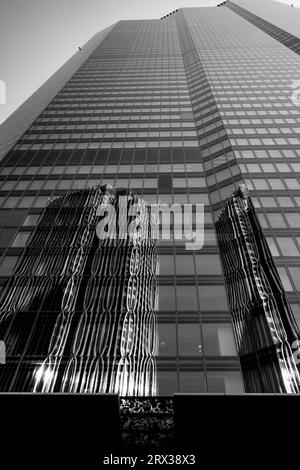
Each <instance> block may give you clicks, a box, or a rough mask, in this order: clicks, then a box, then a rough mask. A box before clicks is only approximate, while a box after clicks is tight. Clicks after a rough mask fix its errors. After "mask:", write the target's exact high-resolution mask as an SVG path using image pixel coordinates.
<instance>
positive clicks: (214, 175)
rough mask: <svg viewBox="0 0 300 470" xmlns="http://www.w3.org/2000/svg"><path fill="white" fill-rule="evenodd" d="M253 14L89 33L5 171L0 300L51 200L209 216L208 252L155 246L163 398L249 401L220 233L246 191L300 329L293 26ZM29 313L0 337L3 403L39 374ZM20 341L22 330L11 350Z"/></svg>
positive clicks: (193, 14) (287, 12) (215, 12)
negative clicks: (111, 192) (166, 207)
mask: <svg viewBox="0 0 300 470" xmlns="http://www.w3.org/2000/svg"><path fill="white" fill-rule="evenodd" d="M256 3H257V2H248V1H246V0H245V1H243V0H236V1H234V2H223V4H222V5H221V6H220V7H214V8H192V9H189V8H187V9H179V10H176V11H174V12H172V13H171V14H168V15H166V16H165V17H163V18H161V19H157V20H139V21H120V22H118V23H116V24H115V25H113V26H112V27H110V28H108V29H107V30H106V31H105V32H103V33H101V34H100V33H99V36H97V37H95V38H94V39H93V40H92V41H91V42H90V43H89V45H88V46H86V48H85V47H83V49H82V51H79V52H78V53H77V55H78V57H75V58H74V59H73V62H72V64H73V65H72V67H74V68H72V70H71V71H70V69H71V67H70V66H68V67H67V66H65V67H63V68H62V69H61V70H60V71H59V76H58V75H56V76H54V77H53V78H52V79H51V80H52V83H56V84H57V88H56V90H55V91H52V90H51V89H50V87H48V88H47V87H46V88H47V89H45V90H43V96H45V98H46V97H47V100H46V102H47V103H48V104H47V106H46V107H45V108H44V109H41V108H42V106H41V102H42V99H41V98H40V97H39V96H38V97H36V96H35V97H33V99H32V100H31V102H30V103H28V106H27V109H29V110H31V113H30V112H27V111H26V109H25V115H24V122H28V123H30V125H29V126H28V128H27V129H26V131H25V132H24V133H23V134H22V135H21V136H18V132H16V137H19V138H18V140H17V141H16V142H14V143H13V145H12V142H10V143H7V145H6V148H9V147H11V148H10V150H9V151H8V152H7V153H6V155H5V156H4V158H3V159H2V162H1V163H2V167H1V170H0V178H1V194H0V199H1V209H0V218H1V223H2V224H3V228H2V230H1V232H0V244H1V264H0V275H1V286H2V287H3V289H4V291H3V292H6V290H5V289H7V288H6V287H5V286H6V285H7V283H10V282H12V279H13V276H15V275H16V273H14V272H13V270H14V267H15V266H17V264H18V263H19V259H20V257H21V256H24V253H26V250H27V251H28V250H30V243H32V241H33V240H34V238H33V237H34V236H35V235H32V231H33V230H34V226H36V225H37V224H38V220H39V217H40V214H41V212H42V210H43V209H44V207H45V206H46V205H47V204H48V203H49V199H50V198H53V197H56V196H58V197H61V198H62V199H58V201H64V199H63V198H64V197H66V198H68V197H73V196H72V195H70V194H72V191H73V190H78V191H79V193H75V194H81V193H80V190H83V193H82V194H88V192H87V193H85V192H84V191H88V188H91V187H94V186H97V185H99V184H101V185H105V184H110V185H111V186H112V187H113V188H116V189H118V188H127V189H128V190H130V191H132V192H134V193H137V194H138V196H140V197H141V198H142V199H143V200H144V201H146V202H148V203H153V202H162V203H168V204H172V203H179V204H181V205H182V204H187V203H189V204H204V206H205V244H204V247H203V249H201V250H199V251H196V250H195V251H188V250H186V245H185V240H180V239H176V238H175V237H174V236H173V237H172V238H171V240H161V241H160V244H159V270H160V271H159V297H158V299H159V302H158V311H157V313H156V318H157V323H158V333H157V334H158V345H159V349H158V351H157V354H156V366H155V367H156V370H157V372H156V376H157V387H158V388H157V393H158V395H171V394H173V393H174V392H178V391H180V392H236V393H242V392H243V390H244V388H243V382H242V376H241V370H240V362H239V359H238V356H237V351H236V346H235V341H234V336H233V329H232V323H231V317H230V314H229V309H228V303H227V297H226V291H225V280H224V275H223V271H222V268H221V263H220V258H219V249H218V246H217V239H216V235H215V229H214V223H215V222H216V221H217V218H218V216H219V214H220V211H221V209H222V208H223V206H224V202H225V199H226V198H227V197H228V196H230V195H231V194H232V193H233V192H234V190H235V189H236V188H237V187H238V186H239V185H240V184H241V183H245V184H246V186H247V187H248V190H249V192H250V196H251V197H252V200H253V203H254V206H255V209H256V212H257V216H258V219H259V221H260V224H261V226H262V228H263V231H264V234H265V236H266V239H267V242H268V244H269V247H270V250H271V253H272V256H273V257H274V260H275V263H276V266H277V270H278V272H279V275H280V277H281V280H282V283H283V286H284V288H285V291H286V293H287V297H288V300H289V303H290V307H291V309H292V311H293V313H294V316H295V318H296V321H297V322H298V324H299V323H300V298H299V291H300V278H299V254H300V231H299V227H300V225H299V222H300V212H299V204H300V180H299V171H300V140H299V130H300V107H299V103H298V101H297V97H296V94H295V90H296V89H295V86H297V84H296V85H295V83H296V81H297V80H299V79H300V57H299V55H298V53H297V50H296V47H297V41H299V39H297V36H296V34H297V31H296V26H295V22H294V18H295V17H297V15H298V16H299V11H296V12H295V10H297V9H295V8H294V9H291V8H290V7H288V6H285V5H277V4H276V11H279V12H280V11H281V12H282V15H277V16H276V15H275V16H274V14H273V13H272V10H271V9H272V8H273V2H272V1H269V2H264V4H266V5H265V7H264V9H263V10H262V9H261V8H260V7H259V6H257V8H260V10H259V11H258V10H257V11H256V10H255V4H256ZM291 10H293V11H291ZM245 12H246V13H245ZM259 15H261V16H259ZM283 16H284V17H285V18H286V20H285V24H283V23H282V21H283V20H282V17H283ZM272 21H273V23H272ZM274 22H275V24H274ZM270 25H271V26H270ZM284 28H285V29H284ZM282 31H283V32H285V34H283V33H282ZM290 36H293V37H292V38H291V37H290ZM298 37H299V35H298ZM87 49H88V52H87ZM81 53H83V54H85V56H84V60H83V58H82V56H81V57H80V54H81ZM74 64H75V65H74ZM58 88H59V89H58ZM51 98H52V99H51ZM49 100H50V101H49ZM32 110H33V111H32ZM26 113H27V114H26ZM33 115H34V116H35V118H34V120H33V122H31V121H32V116H33ZM11 125H12V124H11ZM4 144H5V142H4ZM90 191H91V190H90ZM66 192H71V193H70V194H69V193H68V194H69V195H68V196H65V193H66ZM74 197H75V196H74ZM51 204H53V203H50V206H49V208H50V209H51V207H52V206H51ZM50 209H49V210H50ZM39 223H41V221H40V222H39ZM180 228H181V227H180ZM176 230H178V227H176V224H173V230H172V233H173V234H174V233H175V231H176ZM44 236H45V237H46V236H47V233H45V234H44ZM27 244H29V245H28V248H26V246H27ZM24 250H25V251H24ZM145 256H146V258H147V256H148V255H145ZM11 275H13V276H12V277H11V278H9V276H11ZM151 275H153V273H152V274H151ZM81 295H82V296H83V295H84V293H83V291H82V292H81ZM3 302H6V299H5V298H2V300H1V303H2V304H3ZM34 312H35V310H33V311H32V312H28V315H27V314H26V315H19V316H18V317H14V318H18V325H14V322H13V319H12V320H11V323H9V324H6V326H5V329H4V330H2V331H3V333H1V334H2V335H3V336H2V337H3V339H4V341H5V344H6V351H7V361H6V365H5V366H2V365H1V366H0V390H2V391H21V390H22V389H23V387H24V380H25V379H24V377H25V375H26V374H25V375H24V373H23V371H24V370H26V366H27V364H31V365H30V367H31V368H32V374H37V372H36V366H37V362H38V361H37V358H36V357H35V354H33V353H31V352H30V351H31V350H30V347H29V345H30V341H31V340H32V339H33V338H35V335H36V334H37V333H36V332H37V330H36V327H37V324H38V318H36V316H35V313H34ZM44 313H45V314H46V310H43V314H44ZM15 328H17V329H18V330H19V331H21V330H22V331H23V332H24V331H28V334H27V336H26V337H25V335H23V336H22V338H23V342H21V343H18V342H17V341H16V338H18V335H17V336H16V335H15V331H16V329H15ZM106 331H107V334H108V330H106ZM148 333H149V330H148ZM154 335H155V334H154ZM0 339H2V338H1V337H0ZM87 340H88V338H87ZM151 360H152V358H151ZM151 360H149V364H150V362H151ZM73 362H74V361H73ZM153 364H154V359H153ZM73 365H74V364H73ZM70 367H71V366H70ZM149 367H150V368H151V366H150V365H149ZM153 367H154V366H153ZM149 370H150V369H149ZM43 373H44V372H43ZM99 373H100V372H99ZM40 375H41V374H40ZM35 377H36V375H35ZM82 391H86V390H84V387H83V389H82ZM119 391H121V389H120V390H119ZM286 391H288V390H286Z"/></svg>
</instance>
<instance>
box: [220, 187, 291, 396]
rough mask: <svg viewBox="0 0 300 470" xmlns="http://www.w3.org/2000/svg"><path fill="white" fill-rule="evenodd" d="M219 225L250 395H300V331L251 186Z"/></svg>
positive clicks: (239, 194) (231, 204) (225, 211)
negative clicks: (296, 345) (298, 344)
mask: <svg viewBox="0 0 300 470" xmlns="http://www.w3.org/2000/svg"><path fill="white" fill-rule="evenodd" d="M215 225H216V232H217V239H218V244H219V249H220V256H221V261H222V264H223V270H224V276H225V283H226V290H227V296H228V302H229V307H230V312H231V315H232V319H233V325H234V331H235V336H236V340H237V346H238V352H239V356H240V359H241V366H242V372H243V376H244V381H245V386H246V391H248V392H287V393H298V392H300V375H299V371H298V368H297V365H296V363H295V359H294V356H293V354H292V349H291V344H292V343H293V342H294V341H295V340H298V339H299V338H300V331H299V329H298V326H297V324H296V321H295V319H294V316H293V313H292V311H291V309H290V306H289V304H288V301H287V299H286V295H285V292H284V289H283V286H282V283H281V280H280V278H279V275H278V272H277V269H276V266H275V264H274V261H273V258H272V255H271V253H270V250H269V247H268V245H267V242H266V240H265V237H264V234H263V231H262V229H261V227H260V224H259V221H258V218H257V216H256V213H255V209H254V206H253V204H252V201H251V199H250V197H249V194H248V191H247V189H246V187H245V185H240V186H239V188H238V189H237V190H236V191H235V192H234V193H233V194H232V196H231V197H229V198H228V200H227V202H226V204H225V206H224V208H223V209H222V211H221V213H220V215H219V218H218V220H217V222H216V224H215ZM273 374H274V377H275V378H272V375H273Z"/></svg>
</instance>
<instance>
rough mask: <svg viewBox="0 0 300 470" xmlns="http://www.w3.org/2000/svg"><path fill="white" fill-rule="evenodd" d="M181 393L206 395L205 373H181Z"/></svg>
mask: <svg viewBox="0 0 300 470" xmlns="http://www.w3.org/2000/svg"><path fill="white" fill-rule="evenodd" d="M179 391H180V392H182V393H205V392H206V383H205V377H204V373H203V372H200V371H197V370H196V371H180V375H179Z"/></svg>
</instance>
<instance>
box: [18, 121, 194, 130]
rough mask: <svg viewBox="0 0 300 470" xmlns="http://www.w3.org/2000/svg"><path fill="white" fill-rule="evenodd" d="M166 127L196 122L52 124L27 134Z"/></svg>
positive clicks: (33, 128) (35, 126)
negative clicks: (54, 131)
mask: <svg viewBox="0 0 300 470" xmlns="http://www.w3.org/2000/svg"><path fill="white" fill-rule="evenodd" d="M165 127H171V128H172V127H195V123H194V122H192V121H191V122H188V121H182V122H156V123H155V122H154V123H153V122H150V123H149V122H144V123H143V122H139V123H137V124H130V123H118V124H104V123H103V124H96V123H94V124H76V123H73V124H67V123H66V124H57V125H54V124H50V125H34V126H31V127H30V128H29V129H28V131H27V133H29V132H32V131H47V130H49V131H53V130H55V129H57V130H67V131H68V130H74V129H92V130H93V129H100V130H103V131H105V130H106V129H112V130H117V129H137V128H139V129H153V128H165Z"/></svg>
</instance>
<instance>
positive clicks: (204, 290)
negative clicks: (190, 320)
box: [198, 286, 227, 310]
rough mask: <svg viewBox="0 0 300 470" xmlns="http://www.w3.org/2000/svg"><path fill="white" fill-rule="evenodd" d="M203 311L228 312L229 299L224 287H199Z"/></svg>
mask: <svg viewBox="0 0 300 470" xmlns="http://www.w3.org/2000/svg"><path fill="white" fill-rule="evenodd" d="M198 291H199V297H200V309H201V310H227V299H226V293H225V288H224V287H223V286H199V287H198Z"/></svg>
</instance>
